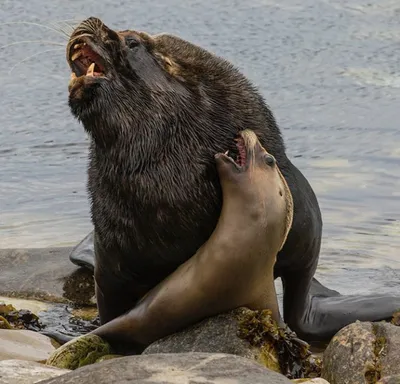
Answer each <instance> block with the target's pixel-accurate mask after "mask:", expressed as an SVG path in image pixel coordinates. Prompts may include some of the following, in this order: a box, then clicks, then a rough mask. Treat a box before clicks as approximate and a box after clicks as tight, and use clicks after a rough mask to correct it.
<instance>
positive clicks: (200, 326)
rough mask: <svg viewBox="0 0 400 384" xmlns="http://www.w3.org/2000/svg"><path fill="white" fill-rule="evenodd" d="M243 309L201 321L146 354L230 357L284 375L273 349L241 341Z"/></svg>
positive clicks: (165, 339)
mask: <svg viewBox="0 0 400 384" xmlns="http://www.w3.org/2000/svg"><path fill="white" fill-rule="evenodd" d="M242 310H243V309H238V310H235V311H232V312H229V313H225V314H220V315H218V316H214V317H211V318H208V319H206V320H203V321H201V322H200V323H197V324H195V325H194V326H191V327H188V328H187V329H185V330H183V331H181V332H178V333H175V334H173V335H170V336H167V337H165V338H163V339H161V340H158V341H156V342H155V343H153V344H151V345H150V346H149V347H147V348H146V349H145V350H144V352H143V354H145V355H146V354H154V353H185V352H207V353H229V354H233V355H237V356H242V357H246V358H248V359H252V360H255V361H257V362H259V363H260V364H262V365H264V366H266V367H268V368H270V369H273V370H274V371H276V372H280V368H279V362H278V359H277V355H276V353H275V351H274V349H273V347H271V349H270V350H269V351H268V350H267V349H260V348H257V347H253V346H252V345H251V344H250V343H249V342H248V341H246V340H244V339H241V338H239V337H238V328H239V325H238V320H237V316H238V315H239V314H240V312H241V311H242Z"/></svg>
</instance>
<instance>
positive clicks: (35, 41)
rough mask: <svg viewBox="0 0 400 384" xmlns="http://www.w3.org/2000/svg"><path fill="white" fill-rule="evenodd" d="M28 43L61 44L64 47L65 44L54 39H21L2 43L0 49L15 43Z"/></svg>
mask: <svg viewBox="0 0 400 384" xmlns="http://www.w3.org/2000/svg"><path fill="white" fill-rule="evenodd" d="M29 43H37V44H50V45H59V46H61V47H65V44H62V43H57V42H55V41H47V40H23V41H14V42H12V43H9V44H5V45H2V46H0V49H3V48H7V47H11V46H13V45H17V44H29Z"/></svg>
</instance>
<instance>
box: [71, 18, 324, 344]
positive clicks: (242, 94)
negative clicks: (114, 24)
mask: <svg viewBox="0 0 400 384" xmlns="http://www.w3.org/2000/svg"><path fill="white" fill-rule="evenodd" d="M93 20H97V19H90V23H91V28H92V27H93V25H95V28H92V32H91V33H92V41H93V42H94V43H95V44H96V47H97V48H98V52H99V53H100V54H101V55H102V56H103V57H104V58H105V60H106V64H107V66H108V68H109V69H110V73H109V74H108V76H110V78H112V81H105V82H100V83H97V84H94V85H92V86H90V87H84V88H77V89H76V90H75V91H72V92H71V93H70V99H69V105H70V108H71V111H72V113H73V114H74V115H75V117H76V118H77V119H78V120H80V121H81V122H82V123H83V125H84V127H85V130H86V131H87V132H88V133H89V135H90V137H91V138H92V140H91V145H90V164H89V169H88V191H89V198H90V202H91V214H92V221H93V224H94V229H95V239H94V244H95V254H96V263H95V264H96V271H95V276H96V281H97V297H98V305H99V307H101V308H102V310H101V311H100V312H101V313H100V315H101V316H100V317H101V320H102V322H103V323H104V322H107V321H109V320H110V319H112V318H114V317H116V316H119V315H120V314H122V313H124V312H125V311H127V310H129V309H130V308H132V307H133V306H134V305H135V303H136V302H137V300H139V299H140V297H142V296H143V295H144V294H145V293H146V292H147V291H148V290H149V289H151V288H152V287H154V286H155V285H156V284H157V283H158V282H160V281H161V280H162V279H164V278H165V277H166V276H168V275H169V274H170V273H171V272H172V271H174V270H175V269H176V268H177V267H178V266H179V265H180V264H182V263H183V262H184V261H185V260H187V259H188V258H190V257H191V256H192V255H194V254H195V252H196V250H197V249H198V248H199V247H200V246H201V244H203V243H204V242H206V240H207V239H208V238H209V237H210V235H211V233H212V231H213V230H214V228H215V226H216V223H217V221H218V218H219V215H220V212H221V206H222V194H221V186H220V184H219V180H218V175H217V172H216V167H215V163H214V154H215V153H218V152H225V151H226V150H227V149H230V150H235V143H234V138H235V137H236V135H237V133H238V132H239V131H240V130H243V129H245V128H251V129H252V130H254V131H255V133H256V134H257V136H258V138H259V140H260V142H261V145H262V146H263V147H265V148H267V149H268V151H269V152H270V153H271V154H272V155H273V156H274V157H275V158H276V160H277V162H278V166H279V168H280V170H281V171H282V174H283V176H284V177H285V179H286V182H287V184H288V185H289V188H290V191H291V194H292V196H293V204H294V216H293V225H292V228H291V230H290V232H289V235H288V238H287V241H286V243H285V246H284V247H283V249H282V251H281V252H279V254H278V259H277V263H276V264H275V268H274V272H275V273H274V275H275V277H278V276H281V277H282V280H283V283H284V291H285V293H284V318H285V321H286V322H287V323H288V324H289V326H290V327H291V328H292V329H293V330H295V331H298V334H299V336H300V337H301V336H309V335H312V332H313V329H314V328H311V329H310V330H309V329H304V330H303V329H301V326H302V323H303V319H304V316H307V310H308V308H309V303H310V302H309V297H308V292H309V289H310V284H311V280H312V277H313V275H314V272H315V269H316V267H317V264H318V255H319V249H320V240H321V230H322V221H321V215H320V210H319V207H318V202H317V199H316V197H315V194H314V192H313V191H312V189H311V187H310V185H309V184H308V182H307V180H306V179H305V178H304V176H303V175H302V174H301V173H300V172H299V171H298V170H297V168H296V167H294V166H293V164H292V163H291V162H290V161H289V159H288V158H287V157H286V154H285V146H284V142H283V139H282V136H281V133H280V130H279V128H278V126H277V124H276V121H275V118H274V116H273V114H272V113H271V111H270V109H269V108H268V106H267V105H266V103H265V101H264V99H263V97H262V96H261V95H260V94H259V93H258V91H257V89H256V88H255V87H254V86H253V85H252V84H251V83H250V82H249V81H248V80H247V79H246V77H245V76H244V75H243V74H241V73H240V72H239V71H238V70H237V69H236V68H235V67H234V66H233V65H232V64H230V63H229V62H227V61H226V60H224V59H222V58H219V57H217V56H215V55H213V54H211V53H209V52H207V51H205V50H204V49H202V48H200V47H198V46H196V45H193V44H191V43H189V42H186V41H184V40H182V39H180V38H178V37H174V36H170V35H165V34H164V35H156V36H149V35H147V34H144V33H138V32H134V31H125V32H123V33H119V35H118V34H117V33H116V32H114V31H111V30H110V29H108V28H107V27H106V26H104V25H103V24H102V23H101V21H99V20H97V21H93ZM87 24H88V22H84V23H83V24H82V25H81V26H80V27H78V28H79V30H77V32H76V34H79V33H81V32H82V29H85V28H86V29H88V30H89V29H90V28H89V27H88V25H87Z"/></svg>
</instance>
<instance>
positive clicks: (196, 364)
mask: <svg viewBox="0 0 400 384" xmlns="http://www.w3.org/2000/svg"><path fill="white" fill-rule="evenodd" d="M72 383H73V384H75V383H80V384H86V383H87V384H92V383H96V384H110V383H135V384H140V383H143V384H144V383H146V384H156V383H157V384H160V383H163V384H170V383H171V384H176V383H209V384H213V383H216V384H217V383H218V384H227V383H229V384H236V383H237V384H239V383H240V384H266V383H268V384H289V383H291V381H290V380H289V379H287V378H286V377H285V376H283V375H281V374H279V373H277V372H274V371H272V370H269V369H267V368H264V367H262V366H261V365H260V364H258V363H256V362H254V361H251V360H249V359H246V358H243V357H240V356H235V355H228V354H213V353H178V354H174V353H172V354H155V355H139V356H128V357H121V358H117V359H113V360H107V361H103V362H101V363H96V364H93V365H89V366H86V367H82V368H79V369H77V370H75V371H72V372H70V373H67V374H65V375H63V376H61V377H57V378H54V379H50V380H45V381H43V382H42V383H41V384H72Z"/></svg>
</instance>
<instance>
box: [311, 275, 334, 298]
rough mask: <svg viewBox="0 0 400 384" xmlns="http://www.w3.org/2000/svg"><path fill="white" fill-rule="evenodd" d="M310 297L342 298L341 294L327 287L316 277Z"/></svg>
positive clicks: (312, 282)
mask: <svg viewBox="0 0 400 384" xmlns="http://www.w3.org/2000/svg"><path fill="white" fill-rule="evenodd" d="M310 295H311V296H316V297H335V296H340V293H339V292H338V291H335V290H333V289H329V288H327V287H325V286H324V285H322V284H321V283H320V282H319V281H318V280H317V279H316V278H315V277H313V278H312V280H311V287H310Z"/></svg>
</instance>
